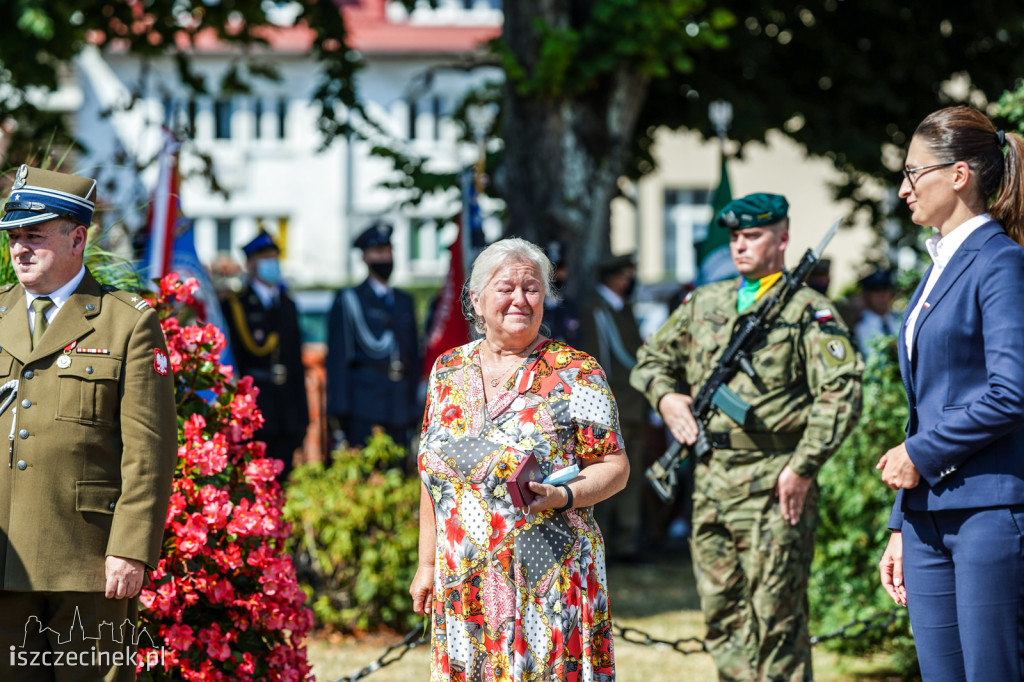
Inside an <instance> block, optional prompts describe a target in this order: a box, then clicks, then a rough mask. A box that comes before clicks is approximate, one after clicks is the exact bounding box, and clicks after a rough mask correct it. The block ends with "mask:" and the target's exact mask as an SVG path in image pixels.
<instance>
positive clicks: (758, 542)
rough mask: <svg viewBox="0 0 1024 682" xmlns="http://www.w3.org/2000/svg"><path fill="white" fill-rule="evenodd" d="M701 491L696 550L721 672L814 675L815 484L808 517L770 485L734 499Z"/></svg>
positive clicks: (752, 678) (709, 639)
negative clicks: (810, 590) (795, 513)
mask: <svg viewBox="0 0 1024 682" xmlns="http://www.w3.org/2000/svg"><path fill="white" fill-rule="evenodd" d="M697 488H698V489H697V491H696V492H695V493H694V499H693V536H692V538H693V539H692V556H693V565H694V573H695V574H696V575H697V589H698V592H699V593H700V600H701V610H702V611H703V612H704V620H705V622H706V624H707V635H706V638H705V643H706V645H707V648H708V651H709V652H710V653H711V656H712V657H713V658H714V660H715V665H716V666H717V668H718V675H719V679H720V680H729V681H733V680H735V681H737V682H739V681H742V682H803V681H804V680H811V679H813V673H812V670H811V642H810V634H809V632H808V625H807V620H808V604H807V581H808V578H809V576H810V569H811V559H812V558H813V557H814V536H815V531H816V530H817V526H818V490H817V486H816V485H815V486H812V487H811V490H810V491H809V492H808V495H807V502H806V503H805V505H804V512H803V514H802V515H801V517H800V522H799V523H798V524H797V525H796V526H791V525H790V524H789V523H788V522H787V521H786V520H785V519H783V518H782V512H781V510H780V508H779V502H778V500H777V499H776V498H775V497H774V495H772V494H771V493H770V492H765V493H759V494H755V495H750V496H747V497H740V498H734V499H729V500H722V499H720V498H719V499H712V498H710V497H709V496H707V495H706V494H705V493H704V491H702V490H701V489H700V488H701V487H700V481H698V482H697Z"/></svg>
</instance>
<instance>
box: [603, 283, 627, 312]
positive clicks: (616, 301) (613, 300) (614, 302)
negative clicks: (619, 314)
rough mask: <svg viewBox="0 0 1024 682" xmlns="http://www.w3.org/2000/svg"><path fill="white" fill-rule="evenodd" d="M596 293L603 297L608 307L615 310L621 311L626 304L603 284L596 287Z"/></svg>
mask: <svg viewBox="0 0 1024 682" xmlns="http://www.w3.org/2000/svg"><path fill="white" fill-rule="evenodd" d="M597 293H599V294H601V296H603V297H604V300H606V301H608V305H610V306H611V307H612V308H614V309H615V310H622V308H623V307H624V306H625V305H626V302H625V301H624V300H622V297H621V296H619V295H618V294H617V293H615V292H614V291H612V290H611V289H609V288H608V287H606V286H605V285H603V284H598V285H597Z"/></svg>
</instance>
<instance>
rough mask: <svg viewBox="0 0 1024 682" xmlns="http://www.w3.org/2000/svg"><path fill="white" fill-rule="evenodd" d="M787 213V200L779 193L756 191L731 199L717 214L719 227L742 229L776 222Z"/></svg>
mask: <svg viewBox="0 0 1024 682" xmlns="http://www.w3.org/2000/svg"><path fill="white" fill-rule="evenodd" d="M788 215H789V202H788V201H786V197H784V196H782V195H781V194H766V193H764V192H757V193H756V194H748V195H747V196H745V197H743V198H741V199H733V200H732V201H730V202H729V203H728V204H726V205H725V208H723V209H722V210H721V212H720V213H719V214H718V218H717V220H716V222H717V223H718V226H719V227H727V228H729V229H730V230H742V229H745V228H748V227H761V226H762V225H771V224H773V223H777V222H779V221H780V220H782V219H783V218H785V217H786V216H788Z"/></svg>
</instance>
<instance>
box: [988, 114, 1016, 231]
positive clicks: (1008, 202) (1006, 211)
mask: <svg viewBox="0 0 1024 682" xmlns="http://www.w3.org/2000/svg"><path fill="white" fill-rule="evenodd" d="M1004 136H1005V139H1006V153H1005V155H1004V159H1005V161H1004V166H1003V181H1002V183H1001V184H1000V187H999V192H998V193H997V194H996V197H995V200H994V201H993V202H992V206H991V207H990V209H989V210H990V212H991V213H992V215H993V216H994V217H995V218H996V219H997V220H999V222H1001V223H1002V224H1003V228H1004V229H1005V230H1006V233H1007V234H1008V235H1010V237H1012V238H1013V240H1014V241H1015V242H1017V243H1018V244H1020V245H1021V246H1024V138H1021V136H1020V135H1017V134H1016V133H1004Z"/></svg>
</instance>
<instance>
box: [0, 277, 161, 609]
mask: <svg viewBox="0 0 1024 682" xmlns="http://www.w3.org/2000/svg"><path fill="white" fill-rule="evenodd" d="M63 358H66V359H63ZM9 398H13V400H10V401H9V402H8V399H9ZM0 407H2V408H3V409H2V412H0V434H3V435H5V436H7V435H8V434H9V439H8V447H7V448H6V450H7V452H6V453H5V454H6V457H3V458H2V459H3V460H4V461H3V462H2V463H0V532H2V533H3V537H2V538H0V589H3V590H22V591H70V592H102V591H103V590H104V587H105V584H106V579H105V574H104V570H105V569H104V563H105V557H106V556H107V555H114V556H120V557H125V558H128V559H137V560H140V561H143V562H145V563H146V564H148V565H149V566H150V567H154V566H155V565H156V563H157V561H158V560H159V556H160V548H161V546H162V543H163V532H164V521H165V517H166V514H167V502H168V498H169V497H170V488H171V477H172V475H173V473H174V466H175V462H176V459H177V417H176V414H175V404H174V384H173V377H172V375H171V371H170V366H169V363H168V362H167V347H166V343H165V340H164V335H163V331H162V330H161V329H160V323H159V320H158V319H157V314H156V312H155V311H154V310H152V309H151V308H150V307H149V304H148V303H146V302H145V301H144V300H143V299H142V298H141V297H139V296H135V295H132V294H129V293H125V292H121V291H117V290H114V289H113V288H110V287H101V286H100V285H99V284H98V283H97V282H96V280H95V279H94V278H93V276H92V275H91V274H90V273H89V272H88V271H87V272H86V274H85V278H84V279H83V280H82V283H81V284H80V285H79V286H78V288H77V289H76V291H75V292H74V294H72V295H71V297H70V298H69V299H68V300H67V302H66V303H65V304H64V305H63V306H62V307H61V309H60V311H59V312H58V313H57V315H56V317H54V318H53V320H52V322H51V323H50V326H49V328H48V329H47V330H46V333H45V334H44V335H43V337H42V339H41V341H40V344H39V346H38V347H36V348H35V349H34V350H33V349H32V347H31V337H30V334H29V326H28V313H27V306H26V303H25V292H24V290H23V289H22V287H21V285H9V286H5V287H3V288H2V289H0Z"/></svg>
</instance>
